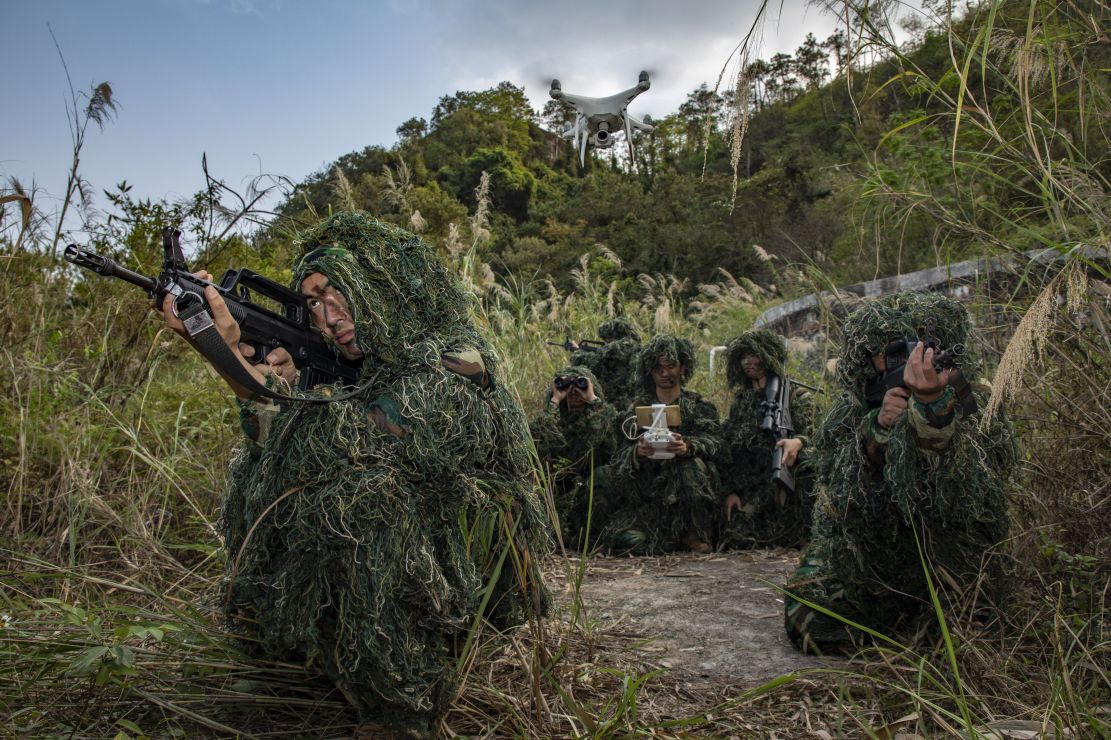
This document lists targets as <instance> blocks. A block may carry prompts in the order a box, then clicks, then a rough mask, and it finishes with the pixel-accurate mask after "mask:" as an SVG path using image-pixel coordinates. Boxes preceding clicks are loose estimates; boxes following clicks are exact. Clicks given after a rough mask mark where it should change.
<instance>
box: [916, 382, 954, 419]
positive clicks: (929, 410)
mask: <svg viewBox="0 0 1111 740" xmlns="http://www.w3.org/2000/svg"><path fill="white" fill-rule="evenodd" d="M955 399H956V391H955V390H953V386H951V385H947V386H945V387H944V388H943V389H942V391H941V393H940V394H939V395H938V396H937V398H934V399H933V400H932V401H925V400H922V399H920V398H919V397H918V396H917V395H915V397H914V401H913V407H914V411H915V412H916V413H917V414H918V415H919V416H921V417H922V418H923V419H925V420H926V423H927V424H929V425H930V426H931V427H934V428H935V429H941V428H943V427H945V426H948V425H949V424H950V423H951V422H952V421H953V418H954V417H955V415H956V414H955V412H956V403H955Z"/></svg>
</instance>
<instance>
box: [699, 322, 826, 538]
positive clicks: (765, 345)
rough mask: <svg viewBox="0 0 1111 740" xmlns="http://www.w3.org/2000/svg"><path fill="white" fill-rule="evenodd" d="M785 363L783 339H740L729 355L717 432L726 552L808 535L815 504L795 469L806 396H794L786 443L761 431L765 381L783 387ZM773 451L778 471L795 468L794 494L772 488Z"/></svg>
mask: <svg viewBox="0 0 1111 740" xmlns="http://www.w3.org/2000/svg"><path fill="white" fill-rule="evenodd" d="M786 362H787V348H786V346H785V345H784V342H783V338H782V337H780V336H779V335H778V334H775V333H773V332H770V331H767V330H766V329H757V330H754V331H747V332H745V333H744V334H741V335H740V336H739V337H737V338H735V339H734V340H733V341H731V342H730V343H729V345H728V348H727V350H726V363H727V364H726V381H727V382H728V384H729V387H730V388H731V389H733V403H732V405H731V406H730V407H729V416H728V418H727V419H726V420H725V423H724V424H723V425H722V440H723V442H724V444H723V445H722V452H721V456H720V460H719V464H718V472H719V473H720V475H721V491H722V494H723V496H724V501H723V512H724V517H723V521H722V525H721V534H720V536H719V539H718V544H719V547H721V548H723V549H734V548H748V547H798V546H799V545H800V544H801V543H802V542H803V540H805V539H806V536H807V533H808V532H809V528H810V512H811V509H812V503H813V498H812V496H811V491H810V481H809V479H808V477H807V476H806V475H805V473H804V470H803V469H802V468H800V464H801V462H802V460H803V457H804V456H805V453H804V452H803V449H804V448H805V445H806V435H807V434H808V433H809V429H810V416H811V403H810V397H809V396H808V395H806V394H805V393H804V392H802V391H800V390H797V389H792V393H791V394H790V399H791V403H790V406H791V408H790V416H791V421H792V424H793V427H794V428H793V434H792V436H791V437H789V438H786V439H780V440H776V438H775V436H773V434H772V433H770V432H768V431H764V430H762V429H761V428H760V424H761V422H763V421H764V403H765V400H766V394H765V389H766V388H767V385H768V376H769V375H774V376H776V377H778V378H779V379H780V381H781V382H787V375H786V367H785V365H786ZM777 447H779V448H781V449H782V450H783V464H784V465H786V466H788V468H791V467H794V468H795V470H794V473H795V490H794V492H793V493H790V492H788V491H786V490H785V489H784V488H782V487H781V486H778V485H776V484H775V483H773V482H772V453H773V451H774V450H775V449H776V448H777Z"/></svg>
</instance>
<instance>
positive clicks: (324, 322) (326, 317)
mask: <svg viewBox="0 0 1111 740" xmlns="http://www.w3.org/2000/svg"><path fill="white" fill-rule="evenodd" d="M301 295H303V296H305V302H306V303H307V304H308V306H309V314H310V315H311V316H312V321H313V324H315V325H316V328H317V329H319V330H320V331H321V332H322V333H323V334H324V336H326V337H329V338H331V339H332V340H333V341H335V343H336V346H337V347H339V351H340V352H342V353H343V356H344V357H346V358H347V359H349V360H358V359H359V358H361V357H362V356H363V351H362V349H360V348H359V345H358V342H357V341H356V337H355V319H354V317H352V316H351V307H350V305H349V304H348V303H347V298H346V297H345V296H344V295H343V293H341V292H340V291H338V290H336V288H335V287H334V286H332V285H329V284H328V278H327V277H325V276H324V275H322V274H321V273H319V272H313V273H310V274H309V275H308V276H306V277H305V279H304V280H303V281H301Z"/></svg>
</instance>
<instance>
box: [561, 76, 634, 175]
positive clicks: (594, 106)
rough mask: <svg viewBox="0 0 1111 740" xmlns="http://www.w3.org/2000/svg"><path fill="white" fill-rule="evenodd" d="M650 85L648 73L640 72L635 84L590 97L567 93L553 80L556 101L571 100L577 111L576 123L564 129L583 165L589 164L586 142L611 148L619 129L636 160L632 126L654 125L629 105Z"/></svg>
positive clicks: (598, 146) (564, 134)
mask: <svg viewBox="0 0 1111 740" xmlns="http://www.w3.org/2000/svg"><path fill="white" fill-rule="evenodd" d="M651 86H652V83H651V82H649V80H648V73H647V72H641V73H640V80H639V81H638V82H637V84H636V87H631V88H629V89H628V90H625V91H624V92H619V93H617V94H616V95H610V96H609V97H606V98H588V97H585V96H583V95H568V94H567V93H565V92H563V88H562V87H560V84H559V80H552V89H551V90H550V91H549V93H548V94H549V95H551V96H552V97H553V98H554V99H556V100H564V101H566V102H568V103H569V104H571V105H572V106H574V107H575V109H576V110H577V111H578V115H577V116H576V117H575V123H574V124H570V123H569V124H567V128H566V129H565V130H564V131H563V138H565V139H569V140H571V141H572V142H573V146H574V147H575V149H577V150H578V152H579V164H580V166H583V167H585V166H586V145H587V142H591V143H593V144H594V146H595V147H596V148H598V149H608V148H609V147H611V146H613V135H614V134H615V133H617V132H618V131H624V132H625V140H626V141H627V142H628V143H629V159H630V160H632V159H633V129H637V130H640V131H651V130H652V129H653V127H652V126H650V125H648V124H647V123H645V122H644V121H640V120H638V119H636V118H634V117H633V116H630V115H629V113H628V112H627V111H626V108H628V107H629V103H631V102H633V98H635V97H636V96H637V95H640V94H641V93H642V92H644V91H645V90H647V89H648V88H649V87H651Z"/></svg>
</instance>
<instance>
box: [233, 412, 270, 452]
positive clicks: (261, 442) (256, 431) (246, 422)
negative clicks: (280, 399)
mask: <svg viewBox="0 0 1111 740" xmlns="http://www.w3.org/2000/svg"><path fill="white" fill-rule="evenodd" d="M237 403H238V404H239V424H240V426H241V427H243V434H244V435H246V437H247V446H248V450H249V451H250V453H251V454H252V455H257V454H258V453H259V452H261V451H262V448H263V447H264V446H265V445H266V440H267V439H268V438H269V437H270V427H271V426H272V425H273V423H274V419H275V418H277V416H278V414H279V413H280V412H281V407H280V406H278V404H276V403H274V402H272V401H265V400H262V399H255V400H250V401H238V402H237Z"/></svg>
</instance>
